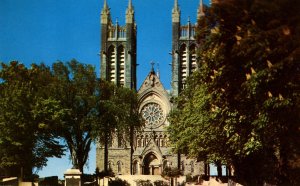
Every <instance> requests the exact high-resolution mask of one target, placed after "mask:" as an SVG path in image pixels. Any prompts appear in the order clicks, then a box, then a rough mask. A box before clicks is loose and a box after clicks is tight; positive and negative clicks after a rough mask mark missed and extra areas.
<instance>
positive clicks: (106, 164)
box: [104, 131, 109, 173]
mask: <svg viewBox="0 0 300 186" xmlns="http://www.w3.org/2000/svg"><path fill="white" fill-rule="evenodd" d="M108 140H109V134H108V131H106V132H105V141H104V172H106V173H107V172H108V143H109V141H108Z"/></svg>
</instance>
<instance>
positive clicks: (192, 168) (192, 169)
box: [190, 161, 194, 173]
mask: <svg viewBox="0 0 300 186" xmlns="http://www.w3.org/2000/svg"><path fill="white" fill-rule="evenodd" d="M190 165H191V173H194V162H193V161H191V163H190Z"/></svg>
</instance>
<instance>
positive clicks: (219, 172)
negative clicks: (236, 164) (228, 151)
mask: <svg viewBox="0 0 300 186" xmlns="http://www.w3.org/2000/svg"><path fill="white" fill-rule="evenodd" d="M216 165H217V171H218V177H221V176H222V164H221V162H220V161H218V162H217V163H216Z"/></svg>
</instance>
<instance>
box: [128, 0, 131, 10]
mask: <svg viewBox="0 0 300 186" xmlns="http://www.w3.org/2000/svg"><path fill="white" fill-rule="evenodd" d="M129 8H130V9H132V1H131V0H129V1H128V9H129Z"/></svg>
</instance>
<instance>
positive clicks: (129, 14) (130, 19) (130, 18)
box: [126, 0, 134, 23]
mask: <svg viewBox="0 0 300 186" xmlns="http://www.w3.org/2000/svg"><path fill="white" fill-rule="evenodd" d="M126 23H134V8H133V6H132V1H131V0H129V1H128V7H127V10H126Z"/></svg>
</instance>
